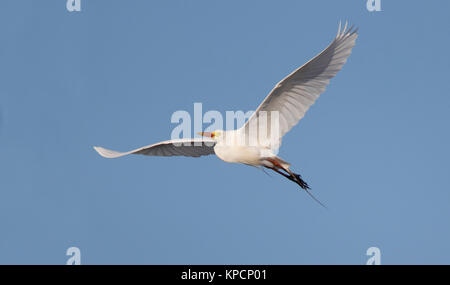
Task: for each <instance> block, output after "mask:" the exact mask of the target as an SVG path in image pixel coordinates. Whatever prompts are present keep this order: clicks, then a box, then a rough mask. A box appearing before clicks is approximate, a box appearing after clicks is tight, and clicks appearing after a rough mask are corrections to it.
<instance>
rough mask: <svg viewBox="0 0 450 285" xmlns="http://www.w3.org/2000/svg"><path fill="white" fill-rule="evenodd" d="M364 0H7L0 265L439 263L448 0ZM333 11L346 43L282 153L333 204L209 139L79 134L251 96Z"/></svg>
mask: <svg viewBox="0 0 450 285" xmlns="http://www.w3.org/2000/svg"><path fill="white" fill-rule="evenodd" d="M365 2H366V1H332V0H329V1H286V0H285V1H260V0H259V1H256V0H252V1H209V0H208V1H207V0H202V1H200V0H195V1H185V0H183V1H175V0H170V1H136V0H135V1H124V0H120V1H119V0H115V1H94V0H82V11H81V12H72V13H69V12H68V11H67V10H66V7H65V1H62V0H61V1H56V0H53V1H31V0H29V1H25V0H20V1H18V0H9V1H2V4H1V9H0V37H1V42H2V44H1V45H0V78H1V83H0V228H1V235H0V263H1V264H64V263H65V262H66V260H67V259H68V257H67V256H66V255H65V253H66V250H67V248H69V247H71V246H76V247H79V248H80V250H81V262H82V263H83V264H185V263H187V264H235V263H237V264H365V262H366V260H367V259H368V257H367V256H366V255H365V253H366V250H367V248H369V247H372V246H376V247H379V248H380V250H381V255H382V257H381V262H382V263H383V264H416V263H419V264H443V263H444V264H448V263H450V243H449V242H448V241H449V240H450V227H449V218H450V208H449V205H450V187H449V184H450V175H449V171H450V162H449V161H450V152H449V145H450V133H449V131H448V129H449V122H450V97H449V93H450V88H449V84H448V78H449V68H450V56H449V55H448V50H450V38H449V37H448V31H449V27H450V18H449V17H448V11H449V10H450V3H448V2H445V1H431V2H426V1H422V2H417V1H416V2H411V1H386V0H382V9H383V11H382V12H372V13H370V12H368V11H367V9H366V4H365ZM346 19H348V20H349V21H350V22H351V23H353V24H356V25H357V26H358V27H359V35H360V36H359V38H358V40H357V44H356V46H355V48H354V49H353V53H352V55H351V56H350V58H349V60H348V62H347V64H346V65H345V66H344V68H343V70H342V71H341V72H340V73H339V74H338V75H337V76H336V77H335V78H334V79H333V80H332V81H331V84H330V85H329V87H328V88H327V91H326V92H325V93H324V94H323V95H322V96H321V97H320V98H319V100H318V101H317V102H316V104H315V105H314V106H313V107H312V108H311V109H310V110H309V112H308V113H307V114H306V116H305V118H304V119H302V120H301V122H300V124H299V125H297V126H296V127H295V128H294V129H293V130H292V131H291V132H290V133H288V134H287V135H286V137H285V140H284V141H283V146H282V148H281V150H280V153H279V155H280V156H281V157H283V158H285V159H286V160H288V161H289V162H291V163H292V164H293V169H294V170H297V172H300V173H301V174H302V176H303V177H304V179H305V180H306V181H308V182H309V183H310V185H311V186H312V192H313V193H314V194H315V195H316V196H317V197H318V198H319V199H321V200H322V201H323V202H325V203H326V204H327V205H328V207H329V210H324V209H323V208H321V207H320V206H319V205H318V204H316V203H315V202H314V201H312V200H311V199H310V198H309V197H308V196H307V195H305V193H304V192H302V191H300V190H299V189H298V187H297V186H296V185H295V184H294V183H292V182H290V181H288V180H286V179H284V178H283V177H278V176H276V175H272V177H268V176H267V175H265V174H264V173H262V172H261V171H259V170H257V169H254V168H250V167H247V166H243V165H232V164H227V163H224V162H222V161H220V160H219V159H218V158H216V157H213V156H211V157H206V158H177V157H175V158H160V157H144V156H129V157H125V158H121V159H116V160H108V159H105V158H102V157H100V156H99V155H97V153H95V151H94V150H93V149H92V146H93V145H101V146H105V147H109V148H113V149H118V150H128V149H132V148H135V147H139V146H142V145H147V144H151V143H154V142H157V141H160V140H165V139H169V138H170V133H171V131H172V129H173V128H174V127H175V125H174V124H172V123H171V122H170V117H171V115H172V113H173V112H174V111H177V110H187V111H189V112H191V113H192V112H193V104H194V103H195V102H201V103H203V110H204V111H207V110H218V111H220V112H223V113H224V112H225V111H228V110H244V111H247V110H252V109H255V108H256V107H257V106H258V104H259V103H260V102H261V101H262V99H263V98H264V97H265V96H266V94H267V93H268V92H269V91H270V90H271V89H272V87H273V86H274V84H276V83H277V82H278V81H279V80H280V79H282V78H283V77H284V76H285V75H287V74H288V73H290V72H291V71H292V70H293V69H295V68H296V67H298V66H300V65H302V64H303V63H304V62H306V61H307V60H309V59H310V58H311V57H313V56H314V55H316V54H317V53H318V52H319V51H321V50H322V49H323V48H324V47H325V46H326V45H327V44H328V43H329V42H330V41H331V40H332V38H333V37H334V35H335V34H336V31H337V26H338V22H339V20H346ZM205 126H206V125H205Z"/></svg>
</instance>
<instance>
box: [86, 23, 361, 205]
mask: <svg viewBox="0 0 450 285" xmlns="http://www.w3.org/2000/svg"><path fill="white" fill-rule="evenodd" d="M357 37H358V35H357V30H354V29H353V27H351V28H350V29H348V30H347V23H346V24H345V26H344V28H343V29H342V30H341V24H339V29H338V33H337V35H336V37H335V38H334V40H333V41H332V42H331V43H330V45H329V46H328V47H327V48H326V49H324V50H323V51H322V52H321V53H319V54H318V55H317V56H316V57H314V58H313V59H311V60H310V61H308V62H307V63H305V64H304V65H303V66H301V67H299V68H298V69H296V70H295V71H294V72H292V73H291V74H289V75H288V76H286V77H285V78H284V79H283V80H281V81H280V82H279V83H278V84H276V85H275V87H274V88H273V89H272V91H271V92H270V93H269V94H268V95H267V97H266V98H265V99H264V100H263V102H262V103H261V104H260V105H259V107H258V108H257V109H256V111H255V113H254V114H253V115H252V116H251V117H250V119H249V120H248V121H247V122H246V123H245V124H244V126H243V127H242V128H240V129H238V130H230V131H222V130H216V131H214V132H211V133H205V132H204V133H201V134H202V135H203V136H206V137H209V138H208V139H207V138H204V139H181V140H171V141H164V142H160V143H157V144H153V145H149V146H145V147H142V148H139V149H136V150H132V151H128V152H123V153H120V152H116V151H113V150H108V149H105V148H102V147H94V148H95V150H96V151H97V152H98V153H99V154H100V155H101V156H103V157H107V158H116V157H120V156H124V155H128V154H143V155H149V156H174V155H181V156H191V157H199V156H202V155H209V154H216V155H217V156H218V157H219V158H220V159H222V160H224V161H226V162H233V163H244V164H248V165H252V166H263V167H267V168H270V169H272V170H274V171H276V172H278V173H280V174H282V175H283V176H285V177H286V178H288V179H290V180H292V181H294V182H296V183H297V184H299V185H300V186H301V187H302V188H303V189H305V190H306V191H307V193H308V194H310V193H309V191H308V189H309V186H308V184H307V183H306V182H304V181H303V180H302V179H301V176H300V175H298V174H295V173H293V172H291V171H290V170H289V166H290V164H289V163H287V162H286V161H284V160H283V159H281V158H279V157H277V156H276V155H275V154H274V152H275V150H276V149H277V148H278V147H280V146H281V139H282V137H283V136H284V135H285V134H286V133H287V132H288V131H289V130H290V129H291V128H292V127H293V126H295V125H296V124H297V123H298V122H299V120H300V119H301V118H303V116H304V115H305V113H306V111H307V110H308V109H309V107H311V105H312V104H314V102H315V101H316V100H317V98H318V97H319V96H320V94H322V93H323V92H324V91H325V88H326V86H327V85H328V83H329V82H330V79H331V78H333V77H334V76H335V75H336V74H337V72H338V71H339V70H341V68H342V66H343V65H344V64H345V62H346V61H347V58H348V57H349V56H350V53H351V51H352V48H353V46H354V45H355V41H356V38H357ZM272 121H273V122H277V124H272ZM261 122H266V124H262V126H263V127H262V128H263V129H260V128H261ZM255 126H257V131H255V129H252V128H254V127H255ZM274 126H275V127H274ZM264 128H265V129H264ZM260 132H263V133H265V134H266V136H260V135H258V134H259V133H260ZM274 138H275V141H274ZM281 170H282V171H284V172H282V171H281ZM313 198H314V197H313ZM319 203H320V202H319Z"/></svg>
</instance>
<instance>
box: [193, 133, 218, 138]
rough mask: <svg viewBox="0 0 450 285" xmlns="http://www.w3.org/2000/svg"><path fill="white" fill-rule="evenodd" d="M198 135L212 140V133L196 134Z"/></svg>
mask: <svg viewBox="0 0 450 285" xmlns="http://www.w3.org/2000/svg"><path fill="white" fill-rule="evenodd" d="M197 134H198V135H201V136H204V137H209V138H213V137H214V132H212V133H210V132H199V133H197Z"/></svg>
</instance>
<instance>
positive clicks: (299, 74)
mask: <svg viewBox="0 0 450 285" xmlns="http://www.w3.org/2000/svg"><path fill="white" fill-rule="evenodd" d="M357 37H358V34H357V29H353V26H352V27H351V28H350V29H348V30H347V23H346V24H345V26H344V29H342V30H341V24H340V23H339V29H338V33H337V35H336V38H335V39H334V40H333V41H332V42H331V44H330V45H329V46H328V47H327V48H326V49H324V50H323V51H322V52H321V53H320V54H318V55H317V56H316V57H314V58H313V59H311V60H310V61H308V62H307V63H305V64H304V65H303V66H301V67H300V68H298V69H297V70H295V71H294V72H292V73H291V74H289V75H288V76H287V77H285V78H284V79H283V80H281V81H280V82H279V83H278V84H277V85H276V86H275V87H274V88H273V89H272V91H271V92H270V93H269V95H267V97H266V98H265V99H264V101H263V102H262V103H261V105H259V107H258V108H257V109H256V111H255V113H254V114H253V115H252V116H251V117H250V119H249V120H248V121H247V122H246V123H245V124H244V126H243V127H242V128H241V131H244V132H245V135H246V136H251V135H252V134H253V135H254V134H255V132H249V129H250V126H251V125H252V120H253V123H255V122H257V121H259V120H258V119H259V117H260V114H261V113H260V112H261V111H265V112H263V113H264V114H265V116H266V118H267V119H266V120H267V133H266V135H267V137H270V136H272V135H273V134H272V132H274V131H276V130H271V125H272V123H271V111H278V121H279V133H278V134H277V137H278V138H279V144H278V147H279V146H280V145H281V138H282V137H283V136H284V135H285V134H286V133H287V132H288V131H289V130H290V129H291V128H292V127H293V126H295V125H296V124H297V123H298V121H299V120H300V119H301V118H303V116H304V115H305V113H306V111H307V110H308V109H309V107H310V106H311V105H312V104H313V103H314V101H315V100H316V99H317V98H318V97H319V95H320V94H321V93H323V92H324V91H325V88H326V86H327V85H328V83H329V82H330V79H331V78H333V77H334V76H335V75H336V74H337V73H338V71H339V70H341V68H342V66H343V65H344V63H345V62H346V61H347V58H348V57H349V56H350V53H351V52H352V48H353V46H354V45H355V41H356V38H357ZM257 124H258V123H255V124H254V125H253V126H257Z"/></svg>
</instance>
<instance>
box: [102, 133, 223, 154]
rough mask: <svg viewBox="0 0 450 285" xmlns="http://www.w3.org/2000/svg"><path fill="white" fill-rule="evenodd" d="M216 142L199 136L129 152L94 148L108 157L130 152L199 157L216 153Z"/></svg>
mask: <svg viewBox="0 0 450 285" xmlns="http://www.w3.org/2000/svg"><path fill="white" fill-rule="evenodd" d="M214 144H215V141H214V140H208V139H206V138H199V139H179V140H170V141H163V142H159V143H156V144H152V145H148V146H144V147H141V148H138V149H135V150H131V151H127V152H117V151H114V150H109V149H106V148H102V147H99V146H94V149H95V150H96V151H97V152H98V153H99V154H100V155H101V156H103V157H106V158H117V157H121V156H124V155H128V154H142V155H149V156H191V157H199V156H202V155H209V154H214Z"/></svg>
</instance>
